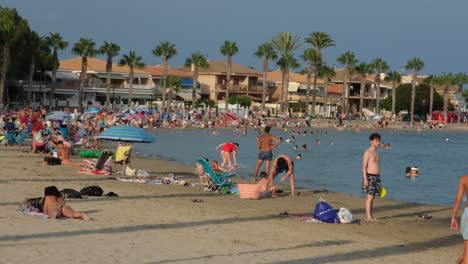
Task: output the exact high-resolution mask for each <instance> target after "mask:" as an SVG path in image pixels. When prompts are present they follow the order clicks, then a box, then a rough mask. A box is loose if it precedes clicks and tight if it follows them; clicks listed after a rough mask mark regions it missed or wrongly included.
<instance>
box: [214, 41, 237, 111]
mask: <svg viewBox="0 0 468 264" xmlns="http://www.w3.org/2000/svg"><path fill="white" fill-rule="evenodd" d="M219 51H220V52H221V54H223V55H224V56H226V63H227V75H226V104H225V110H226V112H227V111H228V106H229V104H228V99H229V91H230V89H231V70H232V56H234V55H235V54H236V53H237V52H239V48H238V47H237V44H236V42H232V41H229V40H225V41H224V44H223V45H222V46H221V47H220V48H219ZM216 98H217V95H216Z"/></svg>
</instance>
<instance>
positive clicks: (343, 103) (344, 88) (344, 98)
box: [341, 73, 348, 114]
mask: <svg viewBox="0 0 468 264" xmlns="http://www.w3.org/2000/svg"><path fill="white" fill-rule="evenodd" d="M347 80H348V73H346V74H345V76H344V78H343V94H342V96H341V97H342V98H341V103H342V107H341V113H342V114H344V113H346V92H347V90H348V88H347V86H348V84H347V83H346V81H347Z"/></svg>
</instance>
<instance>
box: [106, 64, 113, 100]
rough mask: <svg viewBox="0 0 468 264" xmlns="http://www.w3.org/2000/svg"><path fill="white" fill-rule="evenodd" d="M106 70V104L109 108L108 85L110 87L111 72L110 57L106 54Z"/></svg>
mask: <svg viewBox="0 0 468 264" xmlns="http://www.w3.org/2000/svg"><path fill="white" fill-rule="evenodd" d="M106 70H107V80H106V106H107V108H109V106H110V104H111V100H110V87H111V74H112V57H111V56H108V57H107V65H106Z"/></svg>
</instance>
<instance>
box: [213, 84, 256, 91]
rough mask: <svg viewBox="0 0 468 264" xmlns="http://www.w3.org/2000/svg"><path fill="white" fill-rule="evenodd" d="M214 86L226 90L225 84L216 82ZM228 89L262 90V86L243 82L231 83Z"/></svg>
mask: <svg viewBox="0 0 468 264" xmlns="http://www.w3.org/2000/svg"><path fill="white" fill-rule="evenodd" d="M216 88H217V89H219V90H221V91H224V90H226V85H225V84H217V85H216ZM230 91H240V92H261V91H263V87H262V86H258V85H249V86H248V85H244V84H231V86H230Z"/></svg>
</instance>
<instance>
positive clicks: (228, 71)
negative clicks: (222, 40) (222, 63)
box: [225, 56, 232, 112]
mask: <svg viewBox="0 0 468 264" xmlns="http://www.w3.org/2000/svg"><path fill="white" fill-rule="evenodd" d="M231 67H232V62H231V56H228V57H227V76H226V100H225V101H226V104H225V110H226V112H228V110H229V92H230V90H231Z"/></svg>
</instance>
